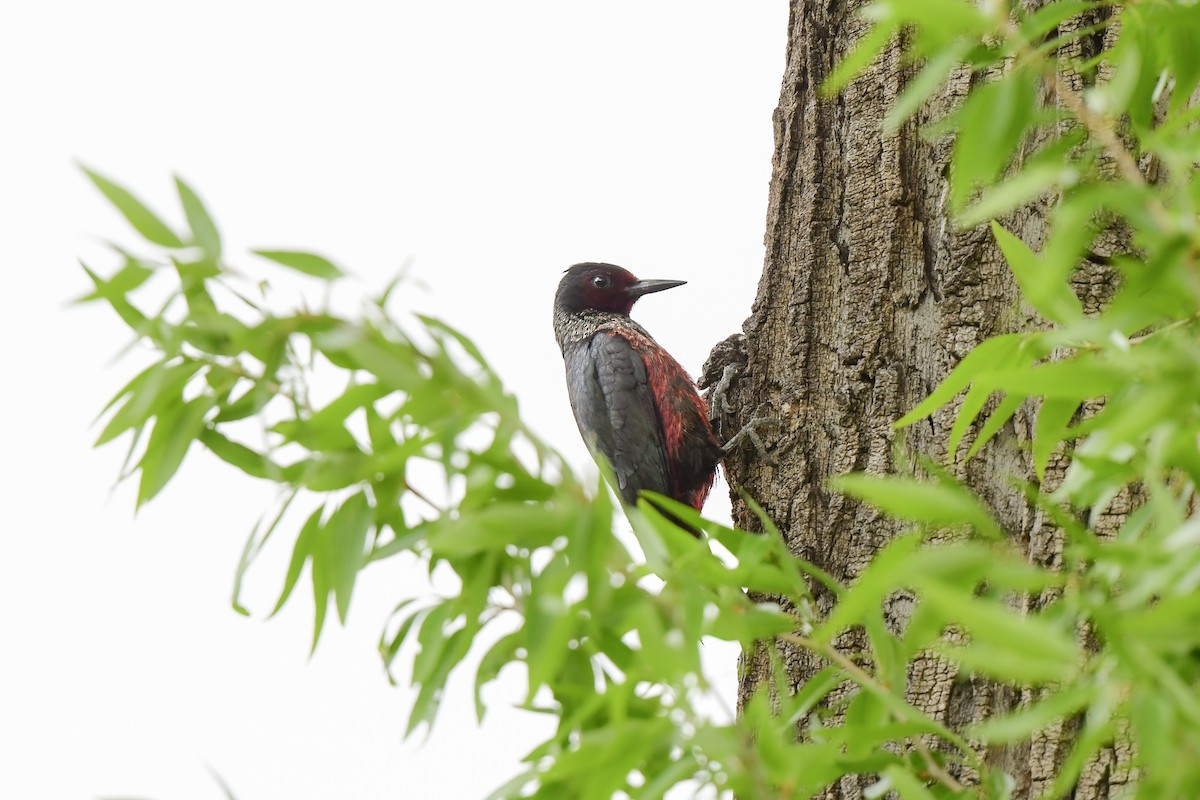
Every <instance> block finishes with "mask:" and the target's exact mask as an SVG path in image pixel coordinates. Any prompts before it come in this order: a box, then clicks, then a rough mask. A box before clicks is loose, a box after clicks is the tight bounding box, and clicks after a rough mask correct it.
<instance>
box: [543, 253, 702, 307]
mask: <svg viewBox="0 0 1200 800" xmlns="http://www.w3.org/2000/svg"><path fill="white" fill-rule="evenodd" d="M685 283H687V281H659V280H647V281H639V280H638V279H637V278H635V277H634V276H633V274H632V273H630V272H629V271H628V270H625V269H621V268H620V267H618V266H616V265H615V264H600V263H596V262H592V261H589V262H587V263H584V264H576V265H575V266H573V267H571V268H570V269H568V270H567V271H566V273H565V274H564V275H563V278H562V280H561V281H559V283H558V292H557V293H556V294H555V295H554V308H555V310H556V311H563V312H565V313H568V314H574V313H576V312H579V311H589V310H590V311H612V312H614V313H617V314H628V313H629V312H630V310H631V309H632V308H633V304H634V303H636V302H637V300H638V298H639V297H641V296H642V295H644V294H650V293H651V292H661V291H662V290H663V289H671V288H674V287H676V286H682V285H683V284H685Z"/></svg>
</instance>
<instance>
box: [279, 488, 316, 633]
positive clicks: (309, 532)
mask: <svg viewBox="0 0 1200 800" xmlns="http://www.w3.org/2000/svg"><path fill="white" fill-rule="evenodd" d="M324 511H325V507H324V506H317V508H316V509H315V510H314V511H313V512H312V514H310V515H309V517H308V519H307V520H305V522H304V525H302V526H301V528H300V533H299V534H298V535H297V536H296V544H295V545H293V547H292V559H291V561H290V562H288V569H287V577H286V578H284V581H283V590H282V591H281V592H280V593H279V600H277V601H276V602H275V608H273V609H272V610H271V613H270V615H269V616H272V617H273V616H275V615H276V614H278V613H279V611H280V609H282V608H283V606H284V603H286V602H287V600H288V598H289V597H290V596H291V594H292V589H294V588H295V587H296V582H297V581H298V580H299V579H300V571H301V570H302V569H304V563H305V562H306V561H308V559H309V557H310V556H311V555H312V554H313V552H315V550H316V548H317V545H318V543H319V542H320V539H321V515H322V514H323V513H324Z"/></svg>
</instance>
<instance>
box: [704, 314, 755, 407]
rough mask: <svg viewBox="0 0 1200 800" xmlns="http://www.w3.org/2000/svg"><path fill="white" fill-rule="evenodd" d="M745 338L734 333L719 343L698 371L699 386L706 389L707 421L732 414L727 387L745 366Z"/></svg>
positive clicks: (746, 357) (746, 359) (746, 356)
mask: <svg viewBox="0 0 1200 800" xmlns="http://www.w3.org/2000/svg"><path fill="white" fill-rule="evenodd" d="M748 358H749V357H748V355H747V353H746V337H745V335H744V334H741V333H735V334H734V335H732V336H730V337H728V338H726V339H725V340H724V341H721V342H719V343H718V344H717V345H716V346H715V347H714V348H713V349H712V353H710V354H709V356H708V361H706V362H705V363H704V368H703V369H702V370H701V371H700V380H699V385H700V388H701V389H707V390H708V391H707V392H706V393H705V394H706V397H707V399H708V416H709V419H712V420H716V419H717V418H718V417H719V416H720V415H721V414H725V415H729V414H732V413H733V410H734V408H733V406H732V405H731V404H730V402H729V387H730V384H731V383H732V382H733V379H734V378H735V377H736V376H737V374H738V373H739V372H740V371H741V370H742V368H743V367H745V366H746V363H747V361H748Z"/></svg>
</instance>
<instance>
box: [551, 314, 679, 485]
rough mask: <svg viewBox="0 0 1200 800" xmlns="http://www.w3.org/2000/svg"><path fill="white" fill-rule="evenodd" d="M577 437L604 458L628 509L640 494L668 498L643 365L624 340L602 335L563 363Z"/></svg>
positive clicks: (660, 440) (664, 462)
mask: <svg viewBox="0 0 1200 800" xmlns="http://www.w3.org/2000/svg"><path fill="white" fill-rule="evenodd" d="M567 387H568V390H569V392H570V395H571V407H572V409H573V410H574V411H575V421H576V422H577V423H578V424H579V431H580V433H582V434H583V438H584V440H585V441H587V442H588V446H589V447H591V448H592V449H593V451H598V452H600V453H601V454H603V455H604V457H605V459H606V460H607V461H608V464H609V466H610V467H611V468H612V471H613V473H614V475H615V476H616V479H617V488H618V490H619V492H620V494H621V497H622V498H623V499H624V500H625V502H626V503H629V504H633V503H636V502H637V495H638V492H639V491H641V490H643V489H649V490H650V491H654V492H660V493H662V494H670V478H669V473H668V470H667V452H666V447H665V446H664V445H663V433H662V425H661V423H660V422H659V418H658V409H657V408H656V406H655V402H654V394H653V392H652V391H651V389H650V381H649V378H648V377H647V375H646V364H645V362H644V361H643V360H642V357H641V356H640V355H639V354H638V352H637V351H636V350H634V349H633V347H632V345H631V344H630V343H629V340H627V339H626V338H625V337H623V336H621V335H620V334H619V333H614V332H612V331H601V332H599V333H597V334H596V335H595V336H593V337H592V338H591V339H590V340H588V341H587V342H584V343H583V344H582V345H580V346H579V347H578V348H577V349H576V350H575V351H574V353H572V355H571V356H570V357H569V358H568V359H567Z"/></svg>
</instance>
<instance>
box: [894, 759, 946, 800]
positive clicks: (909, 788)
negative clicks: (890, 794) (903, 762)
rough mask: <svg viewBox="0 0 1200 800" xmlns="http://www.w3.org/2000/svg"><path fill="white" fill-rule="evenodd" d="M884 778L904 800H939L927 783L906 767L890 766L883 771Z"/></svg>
mask: <svg viewBox="0 0 1200 800" xmlns="http://www.w3.org/2000/svg"><path fill="white" fill-rule="evenodd" d="M883 777H884V780H885V781H886V782H887V783H888V785H890V786H891V788H892V789H894V790H895V791H896V794H897V795H899V796H900V797H901V798H903V800H937V795H935V794H934V793H933V792H931V791H930V790H929V787H928V786H926V785H925V782H924V781H922V780H921V779H919V778H918V777H917V776H915V775H913V774H912V772H910V771H909V770H907V769H905V768H904V767H901V766H898V765H893V766H890V767H888V768H887V769H885V770H884V771H883Z"/></svg>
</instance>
